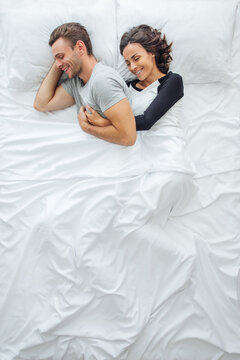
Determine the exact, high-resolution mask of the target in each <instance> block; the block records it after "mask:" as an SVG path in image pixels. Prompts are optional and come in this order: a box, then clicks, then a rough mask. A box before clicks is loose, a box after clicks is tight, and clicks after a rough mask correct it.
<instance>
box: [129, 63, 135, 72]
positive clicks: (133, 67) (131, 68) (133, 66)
mask: <svg viewBox="0 0 240 360" xmlns="http://www.w3.org/2000/svg"><path fill="white" fill-rule="evenodd" d="M135 69H136V64H135V63H131V64H130V71H134V70H135Z"/></svg>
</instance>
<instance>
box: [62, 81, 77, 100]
mask: <svg viewBox="0 0 240 360" xmlns="http://www.w3.org/2000/svg"><path fill="white" fill-rule="evenodd" d="M60 85H62V87H63V88H64V89H65V90H66V91H67V92H68V93H69V95H71V96H72V97H74V96H73V89H72V82H71V80H70V79H67V80H65V81H63V82H61V83H60Z"/></svg>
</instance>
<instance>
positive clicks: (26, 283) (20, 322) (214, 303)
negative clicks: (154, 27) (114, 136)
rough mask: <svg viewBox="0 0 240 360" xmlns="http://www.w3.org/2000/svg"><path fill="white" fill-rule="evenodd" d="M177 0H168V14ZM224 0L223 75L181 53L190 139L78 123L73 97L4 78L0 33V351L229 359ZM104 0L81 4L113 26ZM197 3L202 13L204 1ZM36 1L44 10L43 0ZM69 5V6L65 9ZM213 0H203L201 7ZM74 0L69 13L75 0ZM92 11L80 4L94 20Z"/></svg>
mask: <svg viewBox="0 0 240 360" xmlns="http://www.w3.org/2000/svg"><path fill="white" fill-rule="evenodd" d="M158 3H161V1H160V2H158ZM188 3H189V2H188V1H184V2H179V4H180V5H178V3H177V2H175V1H171V2H169V4H170V5H171V9H172V11H173V14H174V13H175V14H176V12H177V11H183V5H185V6H187V5H188ZM220 3H221V6H219V8H218V17H219V18H221V16H223V13H224V9H226V8H228V10H226V11H228V12H227V16H226V23H224V24H228V23H230V24H231V29H233V33H232V32H227V33H226V37H224V32H223V33H221V36H223V38H221V39H223V40H224V41H225V42H228V41H229V36H230V35H231V34H232V36H230V40H231V44H228V49H229V51H230V52H231V64H230V65H231V66H230V68H231V69H230V70H231V73H229V71H230V70H229V67H228V68H227V70H226V69H224V71H225V70H226V72H225V75H226V74H227V75H226V76H225V77H223V78H222V79H221V77H220V81H219V82H218V81H216V78H215V75H216V73H215V72H214V73H213V75H214V76H213V77H212V78H211V77H210V78H209V79H210V80H209V83H206V82H205V81H203V80H204V79H205V76H206V74H204V76H202V77H201V79H200V81H199V82H200V83H201V84H200V83H198V82H196V83H194V82H192V79H194V76H193V75H194V71H196V68H194V67H192V68H191V69H192V71H193V72H192V73H191V74H189V77H188V81H187V83H185V96H184V118H183V125H184V129H185V133H186V138H187V141H186V143H185V141H184V140H183V139H182V137H174V138H170V137H168V136H163V134H161V133H157V134H156V133H155V134H154V132H148V133H146V134H145V135H141V136H138V140H137V143H136V145H135V146H134V147H132V148H125V147H122V146H118V145H112V144H109V143H105V142H103V141H101V140H99V139H95V138H93V137H91V136H89V135H86V134H84V133H82V132H81V129H80V128H79V126H78V124H77V119H76V113H75V109H74V107H73V108H70V109H66V110H64V111H62V112H55V113H49V114H39V113H37V112H36V111H35V110H34V109H33V108H32V103H33V99H34V96H35V93H36V84H35V83H34V84H31V83H29V82H27V83H24V81H23V82H22V83H21V77H19V76H18V80H19V79H20V80H19V81H20V82H19V81H18V82H17V83H16V88H14V86H15V83H14V77H13V78H11V76H10V77H9V72H8V69H7V65H9V63H10V62H11V61H12V64H13V66H15V64H16V60H17V59H16V58H15V57H11V54H12V52H11V51H10V52H6V51H5V50H6V49H5V48H4V46H3V41H2V45H1V46H2V47H1V49H2V51H1V58H0V60H1V78H0V85H1V87H0V124H1V125H0V126H1V132H0V134H1V135H0V139H1V140H0V146H1V162H0V169H1V171H0V186H1V192H0V201H1V202H0V234H1V235H0V237H1V238H0V251H1V256H0V274H1V276H0V281H1V284H0V285H1V286H0V359H1V360H26V359H29V360H40V359H41V360H75V359H76V360H108V359H117V360H125V359H126V360H140V359H141V360H192V359H196V360H239V359H240V315H239V306H240V275H239V274H240V272H239V270H240V241H239V240H240V219H239V217H240V216H239V214H240V185H239V184H240V172H239V168H240V150H239V149H240V141H239V140H240V108H239V95H240V70H239V64H240V42H239V39H240V16H239V15H240V13H239V9H238V8H237V2H236V1H229V2H227V3H226V2H224V1H220ZM19 4H20V5H19ZM42 4H43V3H42ZM55 4H56V3H55V1H53V2H52V3H51V5H55ZM104 4H105V5H102V7H101V3H100V2H99V1H97V0H96V1H92V2H91V5H92V9H91V8H90V7H89V6H86V4H83V8H84V9H86V8H88V11H89V14H91V11H92V13H93V14H94V12H95V11H98V12H99V11H100V13H101V16H100V18H101V19H104V16H107V17H110V18H111V14H115V15H114V16H115V17H114V16H113V19H115V20H113V23H112V24H111V26H114V21H116V25H118V26H119V25H121V24H123V25H124V24H126V22H127V18H126V17H125V18H123V16H124V14H125V11H126V5H125V3H124V2H121V1H120V2H118V3H117V2H114V1H107V0H106V1H105V2H104ZM106 4H107V5H108V7H106ZM133 4H134V2H133ZM149 4H150V2H148V6H149ZM162 4H163V9H164V11H165V12H164V14H165V15H164V16H166V11H167V6H168V5H167V4H168V3H167V2H162ZM197 4H198V5H197V7H198V8H200V9H201V11H200V14H201V16H203V15H204V9H207V7H208V5H207V2H201V1H197ZM229 4H230V5H229ZM14 5H15V6H14ZM27 5H29V2H28V1H22V2H21V3H18V4H15V2H14V1H13V2H10V3H8V4H5V5H4V6H3V7H2V9H4V12H5V14H7V18H8V20H9V19H10V18H11V16H12V10H13V6H14V10H16V8H18V9H19V11H20V12H22V11H24V9H25V10H26V9H27ZM39 5H40V3H39V2H38V3H37V4H36V5H34V6H33V7H32V9H33V8H34V9H35V8H38V9H39ZM44 5H45V7H46V8H45V9H44V13H47V11H46V9H47V6H49V9H51V6H50V5H47V3H45V2H44ZM61 5H62V3H61ZM71 5H72V9H71V11H68V12H67V13H66V14H69V13H71V12H72V13H74V10H73V8H74V6H76V2H75V1H74V0H72V1H70V3H69V4H68V7H71ZM151 5H152V8H153V9H154V6H155V5H156V2H155V1H153V0H152V2H151ZM94 6H95V7H94ZM214 6H216V7H217V3H216V2H215V1H210V7H209V9H210V11H213V9H214ZM204 7H205V8H204ZM77 8H78V12H79V14H80V13H81V4H79V2H78V5H77ZM128 8H129V11H133V10H134V6H133V10H131V9H132V7H131V6H130V5H129V7H128ZM191 9H192V10H191ZM90 10H91V11H90ZM106 10H108V12H107V11H106ZM193 10H194V8H193V7H192V8H191V7H190V8H189V9H188V12H187V14H188V16H189V14H191V11H193ZM216 10H217V8H216ZM26 11H27V10H26ZM28 11H29V13H28V15H27V16H28V17H29V15H31V10H28ZM111 11H112V13H111ZM34 13H36V11H35V12H34ZM58 14H59V16H60V19H61V12H59V10H58ZM66 14H64V18H65V17H66V16H69V15H66ZM149 14H150V11H149V10H148V12H147V16H148V18H147V19H148V20H146V21H150V18H149V16H150V15H149ZM120 15H121V16H122V17H120V18H119V16H120ZM74 16H75V17H76V14H75V15H74ZM82 16H83V15H82ZM139 16H140V15H139ZM141 16H142V15H141ZM201 16H200V20H201V21H202V20H203V19H204V17H201ZM123 19H124V21H123ZM177 19H178V16H177ZM12 20H13V19H12ZM20 20H21V19H18V23H19V22H20V23H21V21H20ZM140 20H141V21H142V18H141V19H140V18H139V21H140ZM167 20H168V18H167V17H166V21H167ZM200 20H199V21H200ZM2 21H3V22H4V20H3V18H2ZM81 21H82V22H83V20H81ZM94 21H95V20H94V18H93V19H91V16H90V15H89V16H88V17H87V20H86V22H87V23H88V24H89V25H90V27H91V24H92V26H93V22H94ZM121 21H122V22H121ZM174 21H175V20H174V16H173V17H172V20H171V22H170V23H169V26H170V28H169V29H171V26H173V25H174ZM178 21H179V20H178ZM153 23H154V24H155V23H156V14H153ZM94 24H95V23H94ZM101 24H102V23H101ZM5 25H6V24H5ZM13 25H14V22H13ZM30 25H31V24H30ZM204 25H205V28H206V29H207V27H208V26H210V25H209V23H208V22H207V20H206V23H204ZM23 26H24V25H23ZM45 26H46V27H47V29H48V30H49V31H50V29H51V24H45ZM86 26H87V25H86ZM107 26H110V25H107V24H106V27H107ZM182 26H183V32H182V35H184V36H186V28H184V21H183V22H182ZM211 26H213V25H212V24H211ZM218 26H219V24H216V28H217V27H218ZM28 28H29V24H26V28H25V29H28ZM196 28H197V25H196ZM172 29H173V28H172ZM13 30H14V29H13ZM118 31H120V30H119V28H117V27H116V31H115V32H112V34H111V36H112V38H111V37H110V38H108V40H109V42H113V43H114V44H115V45H114V46H115V47H114V51H113V50H112V47H111V46H110V47H109V49H110V51H109V58H108V59H106V61H108V60H109V62H110V63H112V65H113V66H115V67H116V66H117V58H118V56H117V46H116V45H117V43H115V42H114V37H115V38H116V39H117V37H118V36H119V34H118V35H117V33H118ZM13 34H14V32H13ZM211 34H212V36H214V35H213V34H214V32H213V33H211ZM17 35H18V36H19V34H17ZM100 35H101V34H100ZM198 35H199V34H196V36H198ZM18 36H16V38H17V37H18ZM36 36H38V34H37V33H36ZM44 36H45V37H46V38H47V32H46V34H45V35H44ZM101 36H102V35H101ZM178 37H179V41H180V42H181V40H182V39H183V38H181V29H179V33H178ZM39 38H40V39H41V40H42V37H41V32H40V33H39ZM11 39H13V41H14V38H11ZM1 40H3V39H2V38H1ZM217 40H219V38H217V33H216V38H212V42H211V43H212V44H216V46H220V45H221V46H222V45H223V44H224V42H221V41H220V42H219V41H217ZM95 41H96V43H97V42H98V38H96V39H95ZM176 41H177V39H176ZM209 41H210V40H209ZM0 44H1V41H0ZM177 44H179V43H177ZM177 44H176V46H177ZM207 44H208V43H207ZM13 45H14V44H13ZM194 45H195V44H194ZM8 46H11V43H9V44H8ZM201 46H202V47H203V49H204V43H201ZM8 49H9V48H8ZM194 49H195V50H196V51H197V48H194ZM10 50H11V48H10ZM201 50H202V48H201ZM219 50H220V48H219V47H218V48H217V51H219ZM16 51H17V49H15V52H16ZM44 51H47V50H46V49H44ZM111 51H113V53H112V52H111ZM212 51H213V54H214V48H213V49H212ZM9 54H10V55H9ZM178 54H179V53H178ZM213 54H211V58H210V60H212V62H211V66H214V55H213ZM30 55H31V54H30ZM100 55H101V50H100ZM8 56H10V58H9V57H8ZM26 56H27V54H26ZM227 59H228V58H224V56H223V57H222V58H221V61H222V62H224V61H226V60H227ZM180 60H182V59H180ZM6 61H9V63H7V62H6ZM23 63H24V62H23ZM39 63H40V60H39ZM216 64H217V65H216V66H217V68H216V69H218V67H219V63H217V59H216ZM197 65H198V66H200V65H201V64H200V63H199V64H197ZM220 65H221V64H220ZM30 66H31V65H30ZM45 66H47V64H45ZM201 66H205V70H206V69H207V67H206V64H202V65H201ZM216 69H215V70H216ZM23 70H24V71H27V65H26V68H24V69H23ZM184 70H186V69H184ZM16 71H19V68H17V67H16ZM41 71H42V72H41V74H40V75H41V76H40V77H42V76H43V74H44V71H45V68H43V69H42V70H41ZM206 71H207V70H206ZM11 74H13V72H11ZM210 75H211V74H210ZM229 76H230V80H231V81H229ZM6 79H10V80H11V85H10V87H9V83H8V82H7V81H6ZM189 79H190V80H189ZM23 80H26V78H23ZM198 80H199V79H198ZM221 80H222V81H221ZM21 85H22V91H19V88H20V89H21ZM153 142H154V148H153V146H152V145H153ZM153 153H154V156H152V155H153ZM188 154H190V157H191V159H192V161H193V163H194V165H192V163H190V162H189V159H188ZM193 176H194V181H193V180H192V177H193Z"/></svg>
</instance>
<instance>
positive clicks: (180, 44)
mask: <svg viewBox="0 0 240 360" xmlns="http://www.w3.org/2000/svg"><path fill="white" fill-rule="evenodd" d="M236 6H237V5H236V1H235V0H228V1H224V0H209V1H203V0H195V1H188V0H184V1H178V0H177V1H175V0H168V1H163V0H161V1H159V0H148V1H147V3H146V1H145V0H131V1H130V2H124V1H121V0H119V1H118V7H117V25H118V26H117V32H118V41H119V43H120V39H121V37H122V35H123V33H124V32H125V31H127V30H129V29H130V28H132V27H133V26H137V25H140V24H148V25H151V26H152V27H154V28H157V29H160V30H161V31H162V32H163V33H165V34H166V37H167V41H168V42H169V43H170V42H171V41H173V53H172V56H173V61H172V63H171V66H170V70H172V71H174V72H177V73H179V74H180V75H182V76H183V78H184V82H185V83H209V82H215V81H221V82H225V83H229V82H231V45H232V38H233V32H234V16H235V10H236ZM118 70H119V72H120V73H121V74H122V76H123V77H124V78H125V79H127V78H129V77H130V73H129V72H128V71H127V69H126V65H125V64H124V60H123V58H122V57H121V56H119V62H118Z"/></svg>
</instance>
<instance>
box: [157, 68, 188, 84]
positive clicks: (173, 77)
mask: <svg viewBox="0 0 240 360" xmlns="http://www.w3.org/2000/svg"><path fill="white" fill-rule="evenodd" d="M158 81H159V83H160V84H163V83H164V82H174V83H181V84H183V78H182V76H181V75H179V74H177V73H174V72H172V71H169V72H168V73H167V74H166V75H165V76H163V77H161V78H159V79H158Z"/></svg>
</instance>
